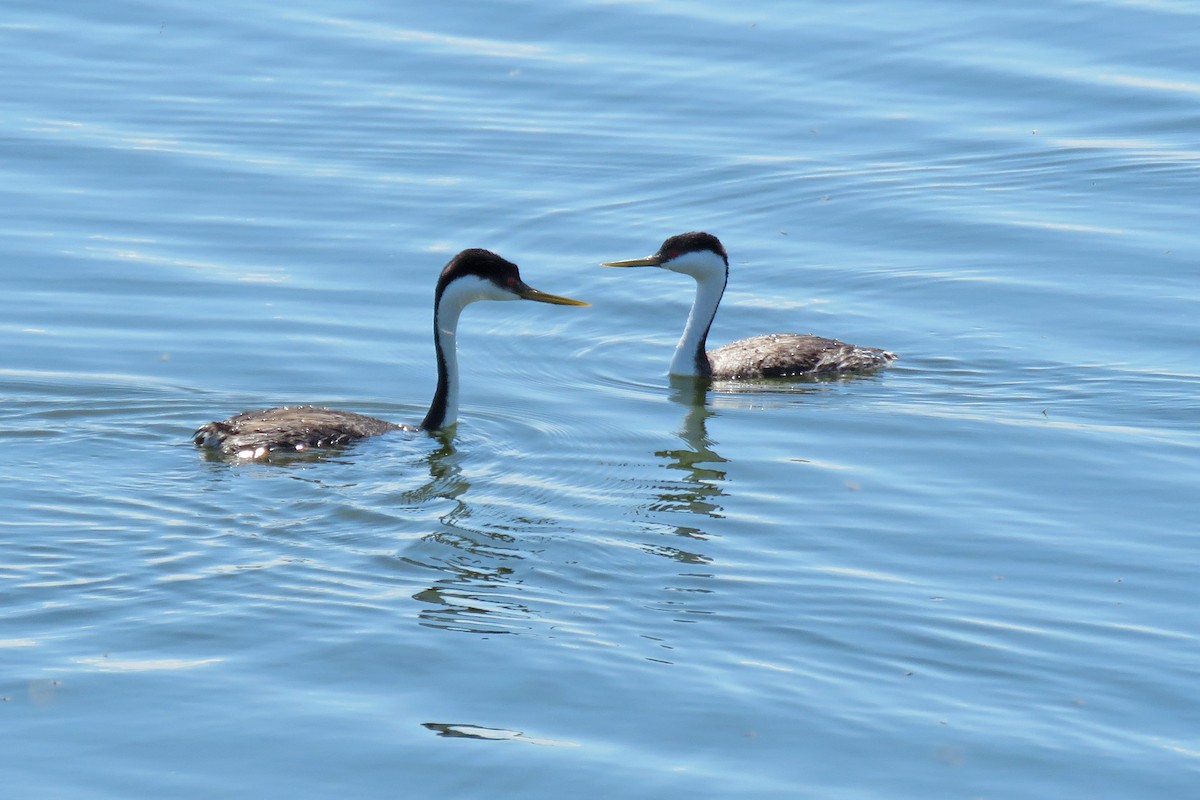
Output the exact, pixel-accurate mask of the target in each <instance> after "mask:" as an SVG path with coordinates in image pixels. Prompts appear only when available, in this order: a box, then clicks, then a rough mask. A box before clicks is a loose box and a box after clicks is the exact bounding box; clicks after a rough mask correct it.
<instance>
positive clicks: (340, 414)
mask: <svg viewBox="0 0 1200 800" xmlns="http://www.w3.org/2000/svg"><path fill="white" fill-rule="evenodd" d="M433 298H434V299H433V303H434V305H433V344H434V350H435V351H436V353H437V370H438V381H437V390H436V391H435V392H434V394H433V402H432V403H430V405H429V413H427V414H426V415H425V419H424V420H423V421H422V422H421V424H420V425H419V426H413V425H403V424H397V423H394V422H388V421H387V420H382V419H377V418H375V417H368V416H365V415H363V414H355V413H353V412H350V411H338V410H337V409H332V408H320V407H318V406H283V407H281V408H267V409H262V410H258V411H243V412H242V413H241V414H236V415H234V416H232V417H230V418H229V419H227V420H224V421H222V422H209V423H207V424H205V425H201V426H200V428H199V429H198V430H197V431H196V433H195V435H194V437H193V441H194V442H195V443H196V444H197V445H200V446H202V447H208V448H213V449H216V450H220V451H221V452H222V453H225V454H226V455H236V456H237V457H239V458H247V459H250V458H261V457H263V456H265V455H268V454H270V453H272V452H275V451H281V450H282V451H292V452H295V451H303V450H307V449H309V448H312V447H331V446H337V445H344V444H347V443H349V442H352V441H354V440H356V439H362V438H364V437H367V436H377V435H379V434H381V433H387V432H388V431H395V430H409V431H415V430H427V431H433V430H438V429H440V428H445V427H447V426H449V425H453V424H454V423H455V421H456V420H457V419H458V358H457V348H456V346H455V337H456V334H457V330H458V318H459V315H460V314H461V313H462V310H463V309H464V308H466V307H467V306H468V305H470V304H471V303H474V302H475V301H477V300H536V301H538V302H540V303H553V304H555V305H563V306H586V305H588V304H587V303H585V302H583V301H582V300H572V299H571V298H569V297H559V296H558V295H553V294H548V293H546V292H541V291H538V290H537V289H534V288H533V287H532V286H529V285H528V284H526V283H525V282H524V281H523V280H521V273H520V271H519V270H518V269H517V265H516V264H514V263H512V262H511V261H506V260H505V259H503V258H501V257H500V256H498V255H496V254H495V253H492V252H490V251H488V250H480V249H477V248H475V249H470V250H463V251H462V252H461V253H459V254H458V255H456V256H455V257H454V258H452V259H450V262H449V263H448V264H446V267H445V268H444V269H443V270H442V274H441V276H440V277H439V278H438V282H437V289H436V291H435V292H434V296H433Z"/></svg>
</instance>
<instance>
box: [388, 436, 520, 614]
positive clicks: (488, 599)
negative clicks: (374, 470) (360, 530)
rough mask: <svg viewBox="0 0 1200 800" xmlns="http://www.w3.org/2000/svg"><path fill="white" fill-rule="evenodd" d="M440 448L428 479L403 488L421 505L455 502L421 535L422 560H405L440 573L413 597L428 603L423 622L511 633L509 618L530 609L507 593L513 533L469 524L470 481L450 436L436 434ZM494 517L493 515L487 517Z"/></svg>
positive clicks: (515, 556)
mask: <svg viewBox="0 0 1200 800" xmlns="http://www.w3.org/2000/svg"><path fill="white" fill-rule="evenodd" d="M436 437H437V438H438V440H439V443H440V447H439V448H438V449H437V450H435V451H433V452H432V453H430V454H429V455H428V457H427V458H426V464H427V467H428V469H429V475H430V480H429V481H428V482H426V483H425V484H423V485H422V486H421V487H420V488H419V489H416V490H413V491H409V492H405V493H404V494H402V495H401V499H402V501H403V502H405V503H413V504H424V503H427V502H429V501H432V500H436V499H438V498H441V499H444V500H450V501H453V505H452V507H451V508H450V510H449V511H447V512H446V513H444V514H442V515H441V516H440V517H439V519H438V522H439V523H440V525H441V527H440V528H439V529H438V530H435V531H433V532H432V533H430V534H428V535H426V536H425V537H423V543H424V544H426V545H430V546H431V548H428V549H429V551H430V554H429V555H428V556H426V557H425V558H424V559H421V558H418V557H417V556H416V554H410V555H408V556H405V557H404V561H406V562H407V563H409V564H412V565H414V566H417V567H421V568H423V569H427V570H433V571H434V572H436V573H437V574H438V575H439V576H440V577H438V579H437V580H436V581H434V582H433V584H432V585H431V586H429V587H428V588H426V589H422V590H421V591H419V592H417V593H416V594H414V595H413V599H414V600H417V601H419V602H421V603H424V604H426V605H425V607H424V608H422V609H421V611H420V613H419V617H420V620H421V624H423V625H428V626H430V627H434V628H444V629H447V630H456V631H465V632H469V633H482V634H497V633H514V632H515V631H514V630H512V627H511V624H510V621H511V620H513V619H524V618H527V617H528V616H529V615H530V614H531V613H532V611H531V609H530V608H529V607H528V606H527V605H526V604H525V603H522V602H519V601H517V600H515V599H514V598H513V597H512V593H511V592H508V591H505V588H504V587H506V586H507V585H509V584H510V583H511V582H512V581H513V576H514V571H515V563H516V562H519V561H520V560H521V559H522V558H523V556H522V553H521V551H520V549H519V547H518V545H517V539H516V537H515V536H514V535H513V534H512V533H511V532H508V531H505V530H503V526H500V525H496V524H495V522H494V521H492V522H489V523H486V524H483V525H480V524H473V519H472V518H473V516H474V515H475V514H474V509H473V508H472V505H471V504H469V503H468V502H467V501H466V500H465V499H463V498H464V496H465V495H466V494H467V491H468V490H469V489H470V488H471V483H470V481H469V480H468V479H467V477H466V475H465V474H464V472H463V467H462V459H463V456H462V455H461V454H460V453H459V452H458V451H457V450H456V449H455V447H454V439H453V434H452V433H449V432H441V433H438V434H436ZM485 518H490V519H493V520H494V515H490V514H489V515H485Z"/></svg>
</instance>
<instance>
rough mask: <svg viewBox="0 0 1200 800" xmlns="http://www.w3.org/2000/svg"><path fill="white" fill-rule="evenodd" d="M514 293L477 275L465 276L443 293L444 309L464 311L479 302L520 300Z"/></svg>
mask: <svg viewBox="0 0 1200 800" xmlns="http://www.w3.org/2000/svg"><path fill="white" fill-rule="evenodd" d="M520 299H521V298H519V297H517V296H516V295H515V294H513V293H512V292H509V291H506V290H505V289H501V288H500V287H499V286H497V285H496V284H494V283H492V282H491V281H487V280H484V279H483V278H480V277H477V276H475V275H464V276H463V277H461V278H458V279H457V280H455V281H454V282H452V283H451V284H450V285H449V286H447V287H446V290H445V291H444V292H442V308H443V309H445V310H450V309H457V310H458V311H462V310H463V309H464V308H466V307H467V306H468V305H470V304H471V303H474V302H476V301H478V300H520Z"/></svg>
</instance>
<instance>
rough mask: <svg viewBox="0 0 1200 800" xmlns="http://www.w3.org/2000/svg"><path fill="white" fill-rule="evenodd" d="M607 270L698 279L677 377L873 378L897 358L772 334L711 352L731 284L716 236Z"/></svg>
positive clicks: (676, 243) (689, 238) (673, 242)
mask: <svg viewBox="0 0 1200 800" xmlns="http://www.w3.org/2000/svg"><path fill="white" fill-rule="evenodd" d="M602 266H605V267H662V268H663V269H668V270H671V271H672V272H681V273H683V274H684V275H691V276H692V277H693V278H695V279H696V298H695V300H694V301H693V302H692V311H691V313H690V314H689V315H688V320H687V324H686V325H685V326H684V329H683V336H682V337H681V338H680V339H679V344H678V345H677V346H676V348H675V356H674V358H672V359H671V369H670V373H671V374H672V375H693V376H700V377H712V378H723V379H736V378H784V377H798V376H802V375H831V374H836V373H839V372H867V371H870V370H875V369H879V368H880V367H886V366H887V365H888V364H890V363H892V362H893V361H895V360H896V354H895V353H889V352H888V351H887V350H880V349H879V348H878V347H859V346H858V345H853V344H846V343H845V342H839V341H838V340H837V339H826V338H824V337H822V336H813V335H811V334H801V333H768V334H765V335H763V336H754V337H751V338H749V339H740V340H738V341H736V342H733V343H731V344H727V345H725V346H724V347H720V348H718V349H716V350H708V351H705V349H704V347H705V342H706V341H707V339H708V331H709V328H711V327H712V322H713V317H715V316H716V315H717V306H718V305H720V303H721V296H722V295H723V294H724V293H725V284H726V283H727V282H728V280H729V256H728V255H727V254H726V253H725V248H724V246H722V244H721V241H720V240H719V239H717V237H715V236H713V235H712V234H711V233H703V232H700V231H693V232H691V233H681V234H678V235H676V236H672V237H670V238H668V239H667V240H666V241H665V242H663V243H662V246H661V247H659V248H658V252H656V253H655V254H654V255H650V256H646V257H645V258H631V259H628V260H626V261H608V262H605V263H604V264H603V265H602Z"/></svg>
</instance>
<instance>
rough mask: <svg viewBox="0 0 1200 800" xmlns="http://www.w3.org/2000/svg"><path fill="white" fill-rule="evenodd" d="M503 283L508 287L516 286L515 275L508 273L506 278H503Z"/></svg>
mask: <svg viewBox="0 0 1200 800" xmlns="http://www.w3.org/2000/svg"><path fill="white" fill-rule="evenodd" d="M504 285H505V286H507V287H508V288H510V289H511V288H512V287H514V286H516V285H517V276H515V275H509V276H508V277H507V278H505V279H504Z"/></svg>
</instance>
